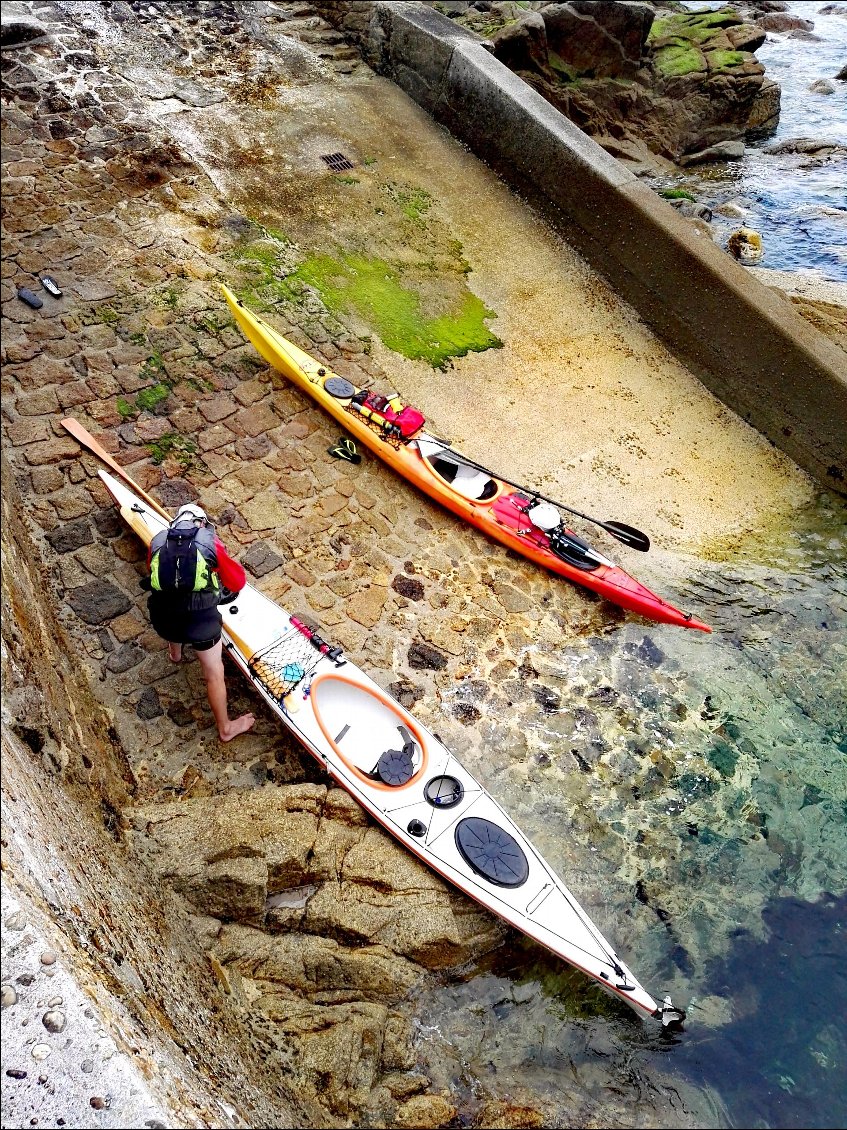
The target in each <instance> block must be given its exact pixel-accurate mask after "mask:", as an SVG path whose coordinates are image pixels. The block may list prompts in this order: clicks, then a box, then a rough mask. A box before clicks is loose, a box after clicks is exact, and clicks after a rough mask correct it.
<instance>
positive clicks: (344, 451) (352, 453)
mask: <svg viewBox="0 0 847 1130" xmlns="http://www.w3.org/2000/svg"><path fill="white" fill-rule="evenodd" d="M327 451H328V453H329V454H330V455H332V456H334V457H335V458H336V459H346V460H347V462H348V463H361V462H362V457H361V455H360V454H359V452H358V451H357V450H356V444H355V443H354V442H353V440H352V439H349V438H348V437H347V436H342V437H341V439H340V440H339V441H338V443H336V444H333V446H332V447H328V448H327Z"/></svg>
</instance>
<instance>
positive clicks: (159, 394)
mask: <svg viewBox="0 0 847 1130" xmlns="http://www.w3.org/2000/svg"><path fill="white" fill-rule="evenodd" d="M170 394H171V387H170V385H166V384H163V383H162V382H161V381H160V382H159V383H158V384H155V385H151V386H150V388H143V389H142V390H141V392H139V394H138V396H136V398H135V403H136V404H137V405H138V407H139V408H140V409H141V410H142V412H152V411H153V409H154V408H155V407H156V405H158V404H161V403H162V401H163V400H167V398H168V397H169V396H170Z"/></svg>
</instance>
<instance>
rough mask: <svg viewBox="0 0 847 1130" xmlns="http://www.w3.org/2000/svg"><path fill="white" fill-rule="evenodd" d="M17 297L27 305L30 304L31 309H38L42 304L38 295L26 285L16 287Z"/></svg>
mask: <svg viewBox="0 0 847 1130" xmlns="http://www.w3.org/2000/svg"><path fill="white" fill-rule="evenodd" d="M18 298H20V300H21V302H25V303H26V304H27V306H31V307H32V309H33V310H40V309H41V307H42V306H43V305H44V303H43V301H42V300H41V299H40V298H39V297H38V295H37V294H35V292H34V291H31V290H30V289H29V287H26V286H19V287H18Z"/></svg>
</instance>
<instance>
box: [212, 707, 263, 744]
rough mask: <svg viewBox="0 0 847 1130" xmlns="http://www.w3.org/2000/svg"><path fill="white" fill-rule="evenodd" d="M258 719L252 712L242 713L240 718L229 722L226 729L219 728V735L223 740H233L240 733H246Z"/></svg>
mask: <svg viewBox="0 0 847 1130" xmlns="http://www.w3.org/2000/svg"><path fill="white" fill-rule="evenodd" d="M255 721H256V719H255V718H254V717H253V715H252V714H242V715H241V717H240V718H236V719H234V720H233V721H232V722H228V723H227V725H226V729H224V730H218V735H219V736H220V739H221V741H222V742H231V741H232V739H233V738H237V737H238V735H239V734H246V733H247V731H248V730H249V729H251V728H252V726H253V723H254V722H255Z"/></svg>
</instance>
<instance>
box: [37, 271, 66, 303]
mask: <svg viewBox="0 0 847 1130" xmlns="http://www.w3.org/2000/svg"><path fill="white" fill-rule="evenodd" d="M39 281H40V283H41V285H42V286H43V287H44V289H45V290H46V291H47V293H48V294H49V295H50V297H51V298H61V297H62V294H63V291H62V288H61V287H60V286H59V284H58V283H57V282H56V280H55V279H54V278H53V277H52V276H50V275H41V277H40V279H39Z"/></svg>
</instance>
